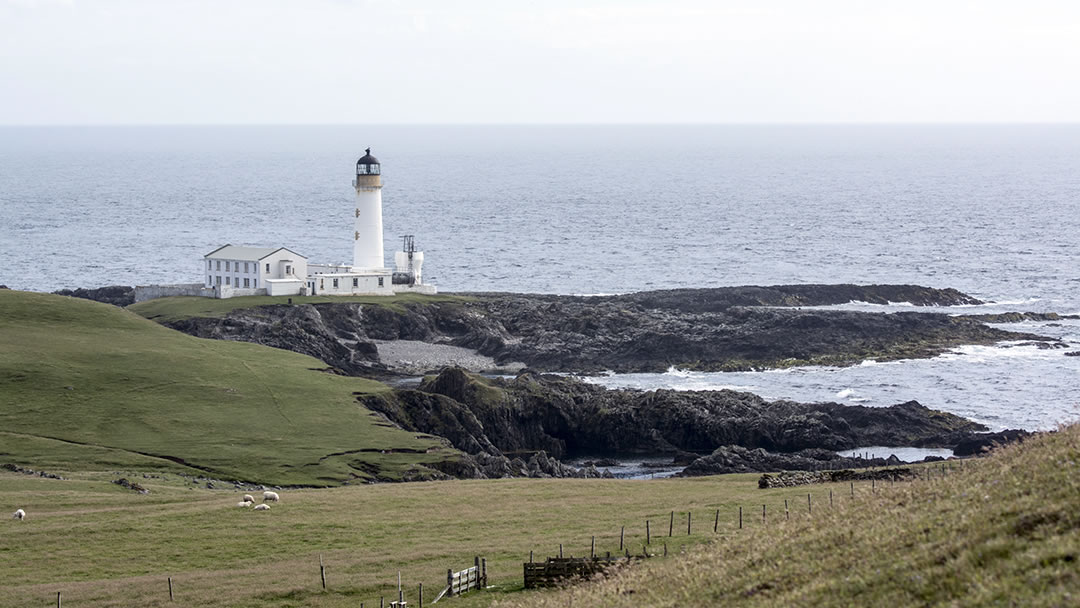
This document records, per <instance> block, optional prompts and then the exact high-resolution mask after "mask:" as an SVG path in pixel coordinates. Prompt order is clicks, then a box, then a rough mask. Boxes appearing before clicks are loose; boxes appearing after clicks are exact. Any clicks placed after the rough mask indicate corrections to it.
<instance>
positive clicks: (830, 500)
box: [829, 488, 833, 509]
mask: <svg viewBox="0 0 1080 608" xmlns="http://www.w3.org/2000/svg"><path fill="white" fill-rule="evenodd" d="M832 506H833V504H832V489H831V488H830V489H829V508H830V509H831V508H832Z"/></svg>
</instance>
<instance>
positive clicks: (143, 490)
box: [113, 477, 150, 494]
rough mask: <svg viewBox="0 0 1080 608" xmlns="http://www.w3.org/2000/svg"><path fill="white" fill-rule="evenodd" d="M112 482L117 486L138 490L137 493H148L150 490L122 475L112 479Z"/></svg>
mask: <svg viewBox="0 0 1080 608" xmlns="http://www.w3.org/2000/svg"><path fill="white" fill-rule="evenodd" d="M113 483H115V484H116V485H118V486H121V487H124V488H127V489H129V490H134V491H136V492H138V493H139V494H149V493H150V490H147V489H146V488H144V487H142V486H140V485H139V484H137V483H135V482H133V481H128V480H127V479H126V478H124V477H121V478H120V479H114V480H113Z"/></svg>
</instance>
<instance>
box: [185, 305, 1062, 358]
mask: <svg viewBox="0 0 1080 608" xmlns="http://www.w3.org/2000/svg"><path fill="white" fill-rule="evenodd" d="M852 299H856V300H862V301H868V302H882V303H884V302H889V301H894V302H895V301H908V302H912V303H915V304H919V305H929V304H934V305H948V304H968V303H973V302H977V300H975V299H973V298H970V297H968V296H965V295H964V294H961V293H959V292H957V291H955V290H948V289H946V290H937V289H930V288H926V287H918V286H911V285H875V286H857V285H792V286H778V287H729V288H717V289H681V290H670V291H654V292H643V293H637V294H628V295H621V296H603V297H588V298H586V297H575V296H554V295H535V294H532V295H522V294H473V295H471V296H469V299H468V300H450V301H446V300H433V301H428V302H405V303H398V304H396V305H395V306H393V307H388V306H380V305H359V304H355V303H348V302H340V303H325V304H307V305H298V306H261V307H258V308H250V309H240V310H236V311H233V312H231V313H229V314H228V315H226V316H225V317H223V318H192V319H184V320H180V321H174V322H169V323H167V324H168V325H169V326H170V327H173V328H174V329H178V330H180V331H183V332H185V333H189V334H192V335H195V336H199V337H204V338H218V339H226V340H243V341H247V342H256V343H259V344H265V345H267V346H273V347H276V348H285V349H289V350H294V351H296V352H301V353H303V354H306V355H311V356H314V357H317V358H319V359H321V360H322V361H324V362H326V363H327V364H328V365H330V366H332V367H334V368H338V369H341V370H344V371H346V372H347V373H350V374H355V375H363V374H371V373H374V372H385V371H387V370H386V368H385V367H384V366H382V364H381V363H380V361H379V358H378V351H377V349H376V347H375V344H374V343H373V342H372V341H373V340H420V341H426V342H431V343H434V342H439V343H446V344H451V345H454V346H460V347H465V348H469V349H473V350H475V351H477V352H479V353H480V354H482V355H485V356H489V357H492V358H494V359H495V361H496V363H498V364H501V365H505V364H510V363H513V362H523V363H524V364H526V365H527V366H529V367H530V368H534V369H537V370H552V371H573V372H581V373H591V372H599V371H604V370H614V371H621V372H629V371H664V370H666V369H668V368H669V367H671V366H679V367H684V368H690V369H700V370H747V369H760V368H765V367H783V366H791V365H798V364H810V365H815V364H829V365H847V364H852V363H857V362H860V361H863V360H866V359H868V358H874V359H879V360H889V359H899V358H915V357H930V356H935V355H938V354H940V353H942V352H944V351H945V350H947V349H949V348H952V347H955V346H958V345H961V344H992V343H996V342H999V341H1002V340H1021V339H1024V340H1035V341H1051V342H1052V340H1050V339H1049V338H1045V337H1042V336H1035V335H1033V334H1020V333H1014V332H1006V331H1003V330H999V329H994V328H991V327H988V326H986V325H984V324H983V323H981V322H979V321H976V320H972V319H965V318H957V317H950V316H948V315H944V314H934V313H915V312H904V313H896V314H881V313H868V312H853V311H838V310H800V309H793V308H790V307H791V306H802V305H820V304H838V303H843V302H848V301H850V300H852ZM762 306H780V307H784V306H786V307H788V308H763V307H762Z"/></svg>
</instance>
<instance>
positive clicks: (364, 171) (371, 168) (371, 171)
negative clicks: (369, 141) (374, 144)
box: [356, 148, 380, 175]
mask: <svg viewBox="0 0 1080 608" xmlns="http://www.w3.org/2000/svg"><path fill="white" fill-rule="evenodd" d="M364 152H365V154H364V156H362V157H361V158H360V160H358V161H356V174H357V175H378V174H379V173H380V169H379V159H377V158H375V157H374V156H372V155H371V148H368V149H367V150H364Z"/></svg>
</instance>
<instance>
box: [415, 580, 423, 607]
mask: <svg viewBox="0 0 1080 608" xmlns="http://www.w3.org/2000/svg"><path fill="white" fill-rule="evenodd" d="M419 593H420V601H418V602H416V603H417V605H419V606H423V605H424V583H420V591H419Z"/></svg>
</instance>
